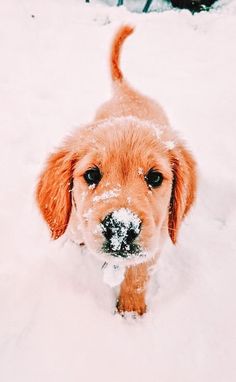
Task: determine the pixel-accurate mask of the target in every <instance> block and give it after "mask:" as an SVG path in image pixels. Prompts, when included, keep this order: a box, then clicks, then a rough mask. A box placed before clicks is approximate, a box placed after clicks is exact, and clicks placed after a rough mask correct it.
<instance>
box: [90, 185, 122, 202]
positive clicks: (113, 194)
mask: <svg viewBox="0 0 236 382" xmlns="http://www.w3.org/2000/svg"><path fill="white" fill-rule="evenodd" d="M119 193H120V189H118V188H114V189H113V190H109V191H105V192H103V193H102V194H100V195H95V196H94V197H93V201H94V202H100V201H101V200H103V201H104V200H107V199H111V198H116V197H117V196H118V195H119Z"/></svg>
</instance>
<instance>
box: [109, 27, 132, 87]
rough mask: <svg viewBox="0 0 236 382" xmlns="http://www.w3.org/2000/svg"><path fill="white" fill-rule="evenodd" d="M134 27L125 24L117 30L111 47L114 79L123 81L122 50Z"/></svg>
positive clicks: (112, 75)
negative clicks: (121, 67)
mask: <svg viewBox="0 0 236 382" xmlns="http://www.w3.org/2000/svg"><path fill="white" fill-rule="evenodd" d="M133 31H134V27H131V26H129V25H123V26H121V27H120V29H119V30H118V31H117V33H116V36H115V38H114V40H113V43H112V47H111V61H110V62H111V78H112V80H113V81H118V82H121V81H122V80H123V74H122V72H121V70H120V52H121V47H122V45H123V42H124V40H125V39H126V38H127V37H128V36H129V35H130V34H132V33H133Z"/></svg>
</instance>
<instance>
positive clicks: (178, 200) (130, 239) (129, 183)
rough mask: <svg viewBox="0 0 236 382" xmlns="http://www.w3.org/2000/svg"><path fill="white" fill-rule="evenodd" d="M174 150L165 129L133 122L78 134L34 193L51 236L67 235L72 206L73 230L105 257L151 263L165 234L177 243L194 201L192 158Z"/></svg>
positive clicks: (97, 125)
mask: <svg viewBox="0 0 236 382" xmlns="http://www.w3.org/2000/svg"><path fill="white" fill-rule="evenodd" d="M173 146H174V145H173V144H172V142H170V141H168V136H166V132H165V131H164V130H163V131H162V130H161V128H159V127H158V126H155V125H152V126H150V123H149V124H148V125H147V124H146V123H145V122H142V121H140V120H138V119H135V118H127V117H126V118H116V119H110V120H107V121H101V122H97V123H95V124H94V125H91V126H89V127H85V128H82V129H81V130H79V131H78V133H77V134H76V135H75V136H73V137H71V138H70V139H69V140H68V142H67V143H66V145H65V146H64V149H63V150H60V151H59V152H58V153H56V154H53V156H52V157H51V158H50V159H49V162H48V166H47V168H46V170H45V172H44V173H43V174H42V177H41V179H40V182H39V186H38V190H37V196H38V201H39V205H40V208H41V210H42V212H43V215H44V217H45V219H46V221H47V222H48V224H49V226H50V228H51V231H52V236H53V238H57V237H59V236H60V235H61V234H62V233H63V232H64V231H65V229H66V227H67V224H68V222H69V219H70V213H71V209H72V205H73V209H74V211H73V219H76V224H74V227H76V229H78V230H79V231H81V232H82V235H83V239H84V241H85V243H86V245H87V246H88V248H89V249H90V250H91V251H92V252H93V253H95V254H97V255H98V256H100V257H101V258H103V259H104V260H107V261H109V258H110V259H113V260H115V261H123V262H124V261H125V262H126V263H128V262H131V263H135V262H142V261H146V260H147V259H149V258H150V257H151V256H153V255H154V254H155V253H156V252H158V251H160V249H161V246H162V243H163V241H164V240H165V238H166V236H167V234H168V231H169V234H170V237H171V239H172V241H173V242H175V240H176V234H177V230H178V226H179V224H180V221H181V219H182V217H183V215H184V214H185V213H186V212H187V209H188V203H189V202H190V199H191V197H193V196H191V195H190V194H189V193H191V190H190V189H189V186H188V184H189V180H188V178H189V176H190V173H189V171H188V165H187V163H186V160H187V159H188V158H186V157H185V158H184V157H183V150H182V151H181V150H180V149H178V158H177V157H176V156H177V152H176V153H175V154H174V150H176V148H174V147H173ZM186 155H187V154H186V153H185V156H186ZM180 162H181V163H180ZM180 164H181V168H180ZM184 183H185V185H184ZM179 194H180V195H179Z"/></svg>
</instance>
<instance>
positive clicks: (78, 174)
mask: <svg viewBox="0 0 236 382" xmlns="http://www.w3.org/2000/svg"><path fill="white" fill-rule="evenodd" d="M132 32H133V29H132V28H131V27H129V26H123V27H121V28H120V30H119V31H118V33H117V34H116V36H115V39H114V42H113V45H112V50H111V75H112V80H113V97H112V98H111V100H109V101H108V102H106V103H105V104H104V105H102V106H101V107H100V109H99V110H98V112H97V114H96V118H95V121H94V122H93V123H90V124H88V125H86V126H83V127H81V128H80V129H79V130H77V131H76V132H75V133H74V134H73V136H71V137H70V138H69V139H67V140H66V142H65V143H64V144H63V145H62V147H61V148H60V149H59V150H58V151H57V152H56V153H55V154H52V155H51V156H50V157H49V159H48V162H47V164H46V167H45V169H44V171H43V173H42V174H41V177H40V179H39V183H38V187H37V201H38V205H39V207H40V210H41V212H42V214H43V217H44V219H45V220H46V222H47V223H48V225H49V228H50V230H51V234H52V238H53V239H57V238H58V237H59V236H61V235H62V234H63V233H64V232H65V230H66V229H68V230H70V231H72V230H73V232H74V233H73V235H74V239H75V240H76V241H78V242H80V240H82V241H84V242H85V244H86V245H87V247H88V248H89V250H90V251H91V252H93V253H94V254H97V256H99V257H100V258H103V259H104V260H105V261H106V260H107V259H108V255H107V254H104V253H102V251H101V248H102V242H103V239H104V237H103V236H102V234H101V231H100V230H99V224H100V222H101V221H102V220H103V219H104V218H105V217H106V216H107V215H108V214H109V213H111V212H112V211H114V210H118V209H120V208H128V209H130V210H131V211H132V212H134V213H135V214H136V215H137V216H138V217H139V218H140V220H141V221H142V229H141V232H140V235H139V238H138V242H139V244H140V245H141V246H142V248H143V249H145V253H146V255H145V257H144V258H142V259H141V260H140V259H139V260H138V261H136V259H131V260H130V259H129V260H128V259H124V260H122V262H123V264H125V265H126V266H127V268H126V274H125V279H124V281H123V283H122V285H121V288H120V295H119V299H118V304H117V308H118V310H119V311H120V312H125V311H134V312H137V313H138V314H143V313H144V312H145V311H146V301H145V292H146V285H147V281H148V278H149V275H148V269H149V267H150V265H152V264H153V263H154V262H155V261H156V259H157V257H158V255H159V253H160V251H161V248H162V244H163V242H164V241H165V240H166V237H167V235H168V234H169V236H170V238H171V240H172V242H173V243H174V244H175V243H176V240H177V235H178V232H179V228H180V225H181V222H182V220H183V218H184V217H185V215H186V214H187V212H188V211H189V209H190V207H191V205H192V203H193V201H194V198H195V193H196V166H195V162H194V159H193V157H192V155H191V154H190V152H189V151H188V150H187V149H186V148H185V146H184V145H183V143H182V142H181V141H180V140H179V138H178V137H177V136H176V134H175V133H174V132H173V131H172V129H171V128H170V125H169V121H168V119H167V117H166V115H165V113H164V111H163V109H162V108H161V107H160V105H158V104H157V103H156V102H154V101H153V100H151V99H149V98H148V97H145V96H143V95H141V94H139V93H138V92H137V91H136V90H134V89H132V88H131V87H130V86H129V85H128V83H127V81H126V80H124V78H123V75H122V72H121V70H120V67H119V57H120V49H121V45H122V43H123V41H124V39H125V38H126V37H127V36H128V35H130V34H131V33H132ZM93 166H97V167H99V169H101V172H102V174H103V176H102V179H101V181H100V183H99V184H98V185H97V186H96V187H89V186H88V184H87V183H86V182H85V180H84V177H83V175H84V173H85V172H86V171H87V170H88V169H89V168H91V167H93ZM151 168H155V169H157V170H158V171H159V172H161V173H162V175H163V178H164V180H163V183H162V185H161V186H160V187H158V188H155V189H152V188H150V187H148V186H147V183H146V181H145V174H147V173H148V171H149V170H150V169H151ZM67 227H68V228H67ZM78 227H79V228H78Z"/></svg>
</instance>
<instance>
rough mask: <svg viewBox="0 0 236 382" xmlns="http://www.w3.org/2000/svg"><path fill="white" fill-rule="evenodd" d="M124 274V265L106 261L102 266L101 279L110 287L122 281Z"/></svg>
mask: <svg viewBox="0 0 236 382" xmlns="http://www.w3.org/2000/svg"><path fill="white" fill-rule="evenodd" d="M124 276H125V267H122V266H121V265H117V264H111V263H106V265H105V267H104V268H103V281H104V283H105V284H107V285H109V286H110V287H111V288H113V287H115V286H118V285H120V284H121V283H122V281H123V280H124Z"/></svg>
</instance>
